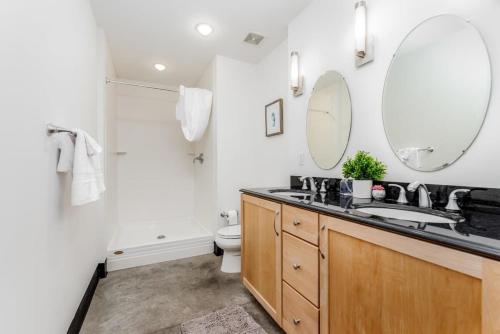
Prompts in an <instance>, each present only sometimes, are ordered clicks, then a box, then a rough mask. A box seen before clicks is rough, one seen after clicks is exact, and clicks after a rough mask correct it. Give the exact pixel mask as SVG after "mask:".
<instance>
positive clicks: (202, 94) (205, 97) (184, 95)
mask: <svg viewBox="0 0 500 334" xmlns="http://www.w3.org/2000/svg"><path fill="white" fill-rule="evenodd" d="M211 111H212V92H211V91H209V90H206V89H201V88H187V87H184V86H180V88H179V101H178V102H177V106H176V108H175V116H176V118H177V119H178V120H179V121H181V127H182V132H183V133H184V137H186V139H187V140H188V141H191V142H192V141H196V140H199V139H200V138H201V137H202V136H203V133H205V129H206V128H207V125H208V121H209V119H210V112H211Z"/></svg>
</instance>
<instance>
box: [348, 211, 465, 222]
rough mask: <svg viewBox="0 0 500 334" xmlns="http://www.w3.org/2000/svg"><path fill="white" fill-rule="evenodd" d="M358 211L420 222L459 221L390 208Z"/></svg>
mask: <svg viewBox="0 0 500 334" xmlns="http://www.w3.org/2000/svg"><path fill="white" fill-rule="evenodd" d="M356 211H359V212H363V213H368V214H371V215H374V216H379V217H385V218H392V219H401V220H409V221H414V222H419V223H429V224H456V223H457V222H456V221H455V220H453V219H448V218H445V217H441V216H436V215H432V214H428V213H423V212H417V211H408V210H398V209H390V208H359V209H356Z"/></svg>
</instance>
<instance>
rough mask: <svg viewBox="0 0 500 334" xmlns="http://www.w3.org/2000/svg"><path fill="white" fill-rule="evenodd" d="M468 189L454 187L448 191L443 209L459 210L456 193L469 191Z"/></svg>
mask: <svg viewBox="0 0 500 334" xmlns="http://www.w3.org/2000/svg"><path fill="white" fill-rule="evenodd" d="M469 192H470V189H461V188H459V189H455V190H453V191H452V192H451V193H450V196H449V198H448V204H446V207H445V209H446V210H447V211H460V207H459V206H458V203H457V199H458V198H457V193H469Z"/></svg>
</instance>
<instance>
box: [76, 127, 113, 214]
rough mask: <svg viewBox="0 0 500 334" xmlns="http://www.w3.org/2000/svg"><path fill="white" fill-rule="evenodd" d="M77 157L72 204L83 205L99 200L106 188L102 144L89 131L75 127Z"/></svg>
mask: <svg viewBox="0 0 500 334" xmlns="http://www.w3.org/2000/svg"><path fill="white" fill-rule="evenodd" d="M74 131H75V132H76V139H75V158H74V163H73V183H72V185H71V204H72V205H83V204H87V203H90V202H93V201H97V200H98V199H99V198H100V195H101V194H102V193H103V192H104V191H105V190H106V187H105V186H104V174H103V172H102V170H101V163H100V161H99V154H100V153H101V152H102V148H101V146H99V144H98V143H97V142H96V141H95V140H94V138H92V137H91V136H90V135H89V134H88V133H87V132H85V131H83V130H80V129H75V130H74Z"/></svg>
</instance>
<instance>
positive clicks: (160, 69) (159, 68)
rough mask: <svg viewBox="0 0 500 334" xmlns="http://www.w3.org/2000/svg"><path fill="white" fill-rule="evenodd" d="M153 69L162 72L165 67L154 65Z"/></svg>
mask: <svg viewBox="0 0 500 334" xmlns="http://www.w3.org/2000/svg"><path fill="white" fill-rule="evenodd" d="M155 68H156V69H157V70H158V71H164V70H165V68H166V67H165V65H163V64H155Z"/></svg>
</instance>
